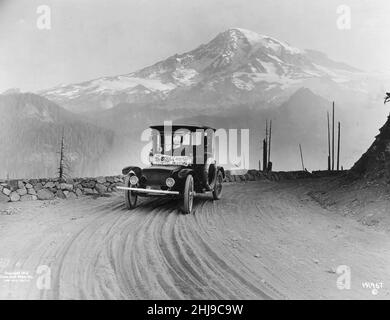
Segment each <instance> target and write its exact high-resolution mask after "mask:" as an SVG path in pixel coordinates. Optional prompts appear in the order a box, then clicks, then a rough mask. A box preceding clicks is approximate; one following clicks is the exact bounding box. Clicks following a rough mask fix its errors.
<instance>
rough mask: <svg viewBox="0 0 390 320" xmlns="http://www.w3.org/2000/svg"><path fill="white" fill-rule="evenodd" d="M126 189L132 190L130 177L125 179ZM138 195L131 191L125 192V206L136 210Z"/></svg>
mask: <svg viewBox="0 0 390 320" xmlns="http://www.w3.org/2000/svg"><path fill="white" fill-rule="evenodd" d="M125 187H127V188H130V187H131V183H130V175H128V176H126V178H125ZM137 198H138V196H137V194H136V193H135V192H134V191H131V190H125V204H126V208H127V209H129V210H131V209H134V208H135V207H136V206H137Z"/></svg>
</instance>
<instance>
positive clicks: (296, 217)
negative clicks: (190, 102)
mask: <svg viewBox="0 0 390 320" xmlns="http://www.w3.org/2000/svg"><path fill="white" fill-rule="evenodd" d="M296 189H297V187H296V186H294V185H289V184H279V183H269V182H264V183H257V182H255V183H248V184H230V185H229V184H227V185H226V186H225V187H224V195H223V198H222V200H220V201H212V200H211V198H210V197H205V196H202V197H199V198H198V199H196V201H195V206H194V209H195V212H194V214H192V215H183V214H181V212H180V211H179V210H178V209H177V207H178V205H179V203H178V201H169V200H166V199H146V200H144V201H141V203H140V205H139V206H138V207H137V208H136V209H134V210H132V211H128V210H126V209H125V206H124V201H123V197H122V194H120V193H118V194H114V195H112V196H110V197H101V198H97V199H92V198H90V199H79V200H77V201H73V202H67V201H64V202H61V203H60V204H59V205H55V206H53V207H52V208H50V210H51V211H50V215H49V214H48V216H50V217H53V215H54V216H56V215H57V216H58V219H57V223H56V219H55V218H53V221H51V220H50V221H51V223H50V225H49V226H47V225H46V224H45V220H44V219H43V218H40V219H42V221H39V226H40V228H41V229H40V232H36V233H29V234H28V239H26V240H22V241H19V242H17V241H13V242H12V243H17V244H18V245H17V246H16V247H14V246H10V247H9V248H7V251H3V252H2V251H1V249H0V254H3V253H4V252H6V254H8V256H9V257H10V258H11V264H10V268H22V269H25V270H35V269H36V268H37V266H39V265H42V264H47V265H49V266H50V268H51V273H52V275H51V289H50V290H38V289H37V287H36V285H35V283H30V284H27V285H26V284H16V285H12V286H11V285H10V286H9V287H8V288H7V289H6V290H5V289H1V288H2V287H0V289H1V290H4V292H1V291H0V297H5V298H29V299H32V298H39V299H286V298H291V297H294V298H306V297H317V298H320V297H329V296H330V297H333V298H334V297H340V296H341V297H343V296H342V293H340V291H337V289H336V288H335V287H334V284H333V283H334V279H333V278H332V275H330V274H328V273H325V272H324V270H321V268H324V267H325V266H324V267H323V266H320V265H318V264H316V263H314V262H313V256H312V254H314V253H315V252H320V253H321V254H326V255H328V256H329V257H332V260H335V261H336V260H337V259H344V256H345V252H343V251H342V250H340V249H338V248H339V246H338V245H337V243H334V244H333V242H332V241H333V240H332V238H330V235H328V234H326V233H325V231H324V230H323V229H324V225H326V224H328V222H327V220H326V219H327V218H326V217H324V216H322V213H321V214H319V213H315V214H314V213H312V212H313V209H315V210H316V211H318V210H322V211H321V212H324V213H326V212H325V211H324V210H323V209H319V207H318V206H315V204H314V203H310V204H307V205H306V207H302V204H301V202H300V198H299V197H298V196H297V193H296ZM48 210H49V209H48ZM311 215H313V216H311ZM45 217H46V216H45ZM36 219H37V218H35V217H34V216H31V221H35V220H36ZM311 219H314V220H313V221H314V222H315V223H316V224H318V226H315V225H312V224H311ZM26 224H28V222H25V221H24V223H23V224H22V222H20V225H21V226H23V225H26ZM14 229H15V239H16V238H17V237H19V238H20V239H23V235H25V234H26V233H25V232H26V231H25V230H24V231H23V230H22V229H21V228H19V227H18V226H17V225H16V226H15V227H14ZM311 229H313V230H311ZM320 233H321V234H320ZM318 234H320V236H318ZM332 235H333V234H332ZM328 236H329V238H327V237H328ZM1 240H2V239H1V236H0V241H1ZM355 245H357V244H355ZM335 248H336V249H335ZM332 250H333V251H332ZM334 250H336V252H334ZM381 250H382V251H381V252H383V250H384V249H383V248H381ZM339 251H340V252H339ZM352 254H358V251H357V250H355V251H354V252H353V253H352ZM372 256H375V255H371V256H368V258H367V259H366V260H367V261H365V263H366V265H367V266H368V267H369V266H370V259H372ZM359 257H360V256H359ZM352 258H353V257H352ZM352 258H350V261H352ZM381 259H382V260H381V261H380V262H381V263H383V264H384V266H383V267H382V268H383V269H385V268H386V267H385V264H386V261H387V260H386V259H383V258H381ZM341 262H343V261H341ZM341 262H340V263H341ZM368 267H367V268H368ZM359 272H360V273H361V271H360V270H359ZM315 277H317V278H318V280H316V282H315V281H313V279H316V278H315ZM361 295H362V293H361V292H359V296H361Z"/></svg>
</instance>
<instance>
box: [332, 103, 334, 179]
mask: <svg viewBox="0 0 390 320" xmlns="http://www.w3.org/2000/svg"><path fill="white" fill-rule="evenodd" d="M333 170H334V102H333V108H332V171H333Z"/></svg>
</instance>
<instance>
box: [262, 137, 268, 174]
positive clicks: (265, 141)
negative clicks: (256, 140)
mask: <svg viewBox="0 0 390 320" xmlns="http://www.w3.org/2000/svg"><path fill="white" fill-rule="evenodd" d="M263 171H264V172H265V171H267V140H266V139H264V140H263Z"/></svg>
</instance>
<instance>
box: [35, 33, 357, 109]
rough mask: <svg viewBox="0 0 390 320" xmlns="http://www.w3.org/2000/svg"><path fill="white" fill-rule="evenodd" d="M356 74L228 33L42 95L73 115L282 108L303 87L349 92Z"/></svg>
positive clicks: (259, 38)
mask: <svg viewBox="0 0 390 320" xmlns="http://www.w3.org/2000/svg"><path fill="white" fill-rule="evenodd" d="M361 75H362V72H361V71H360V70H358V69H356V68H354V67H351V66H348V65H347V64H345V63H342V62H336V61H333V60H331V59H329V58H328V57H327V56H326V55H325V54H324V53H321V52H318V51H315V50H307V49H306V50H300V49H298V48H295V47H293V46H291V45H289V44H287V43H285V42H283V41H280V40H277V39H275V38H273V37H270V36H265V35H260V34H258V33H256V32H253V31H250V30H246V29H241V28H230V29H228V30H226V31H224V32H221V33H219V34H218V35H217V36H216V37H214V38H213V39H212V40H211V41H209V42H208V43H206V44H201V45H200V46H198V47H197V48H195V49H194V50H191V51H188V52H185V53H182V54H175V55H172V56H170V57H168V58H167V59H165V60H161V61H158V62H156V63H154V64H152V65H151V66H147V67H145V68H142V69H140V70H137V71H134V72H131V73H127V74H122V75H118V76H110V77H100V78H96V79H92V80H89V81H84V82H80V83H76V84H69V85H62V86H58V87H54V88H51V89H47V90H42V91H40V92H39V94H42V95H43V96H45V97H46V98H48V99H50V100H53V101H55V102H56V103H58V104H60V105H62V106H63V107H65V108H67V109H69V110H71V111H74V112H88V111H96V110H104V109H110V108H112V107H114V106H115V105H117V104H119V103H150V104H163V105H164V106H165V107H166V108H168V109H169V108H177V107H187V108H190V107H191V108H198V109H199V110H202V109H207V108H208V106H229V105H232V104H237V103H238V102H243V103H258V104H263V105H264V106H268V105H275V104H280V103H281V102H283V101H285V100H286V99H287V98H288V96H289V95H291V94H292V93H293V92H294V91H295V90H297V89H298V88H299V87H301V86H308V85H309V84H311V89H312V90H314V91H315V90H316V88H320V87H322V86H327V85H328V84H327V81H329V82H331V84H332V85H335V86H339V87H347V86H348V85H350V83H351V81H352V80H354V79H355V78H356V77H360V76H361ZM313 80H317V81H320V82H321V83H320V84H317V83H315V81H313ZM308 82H309V84H308ZM320 89H321V90H322V88H320ZM320 89H319V90H320ZM354 89H356V88H355V87H354V86H352V90H354ZM357 89H358V88H357ZM348 90H351V88H348ZM203 105H205V107H203Z"/></svg>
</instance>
